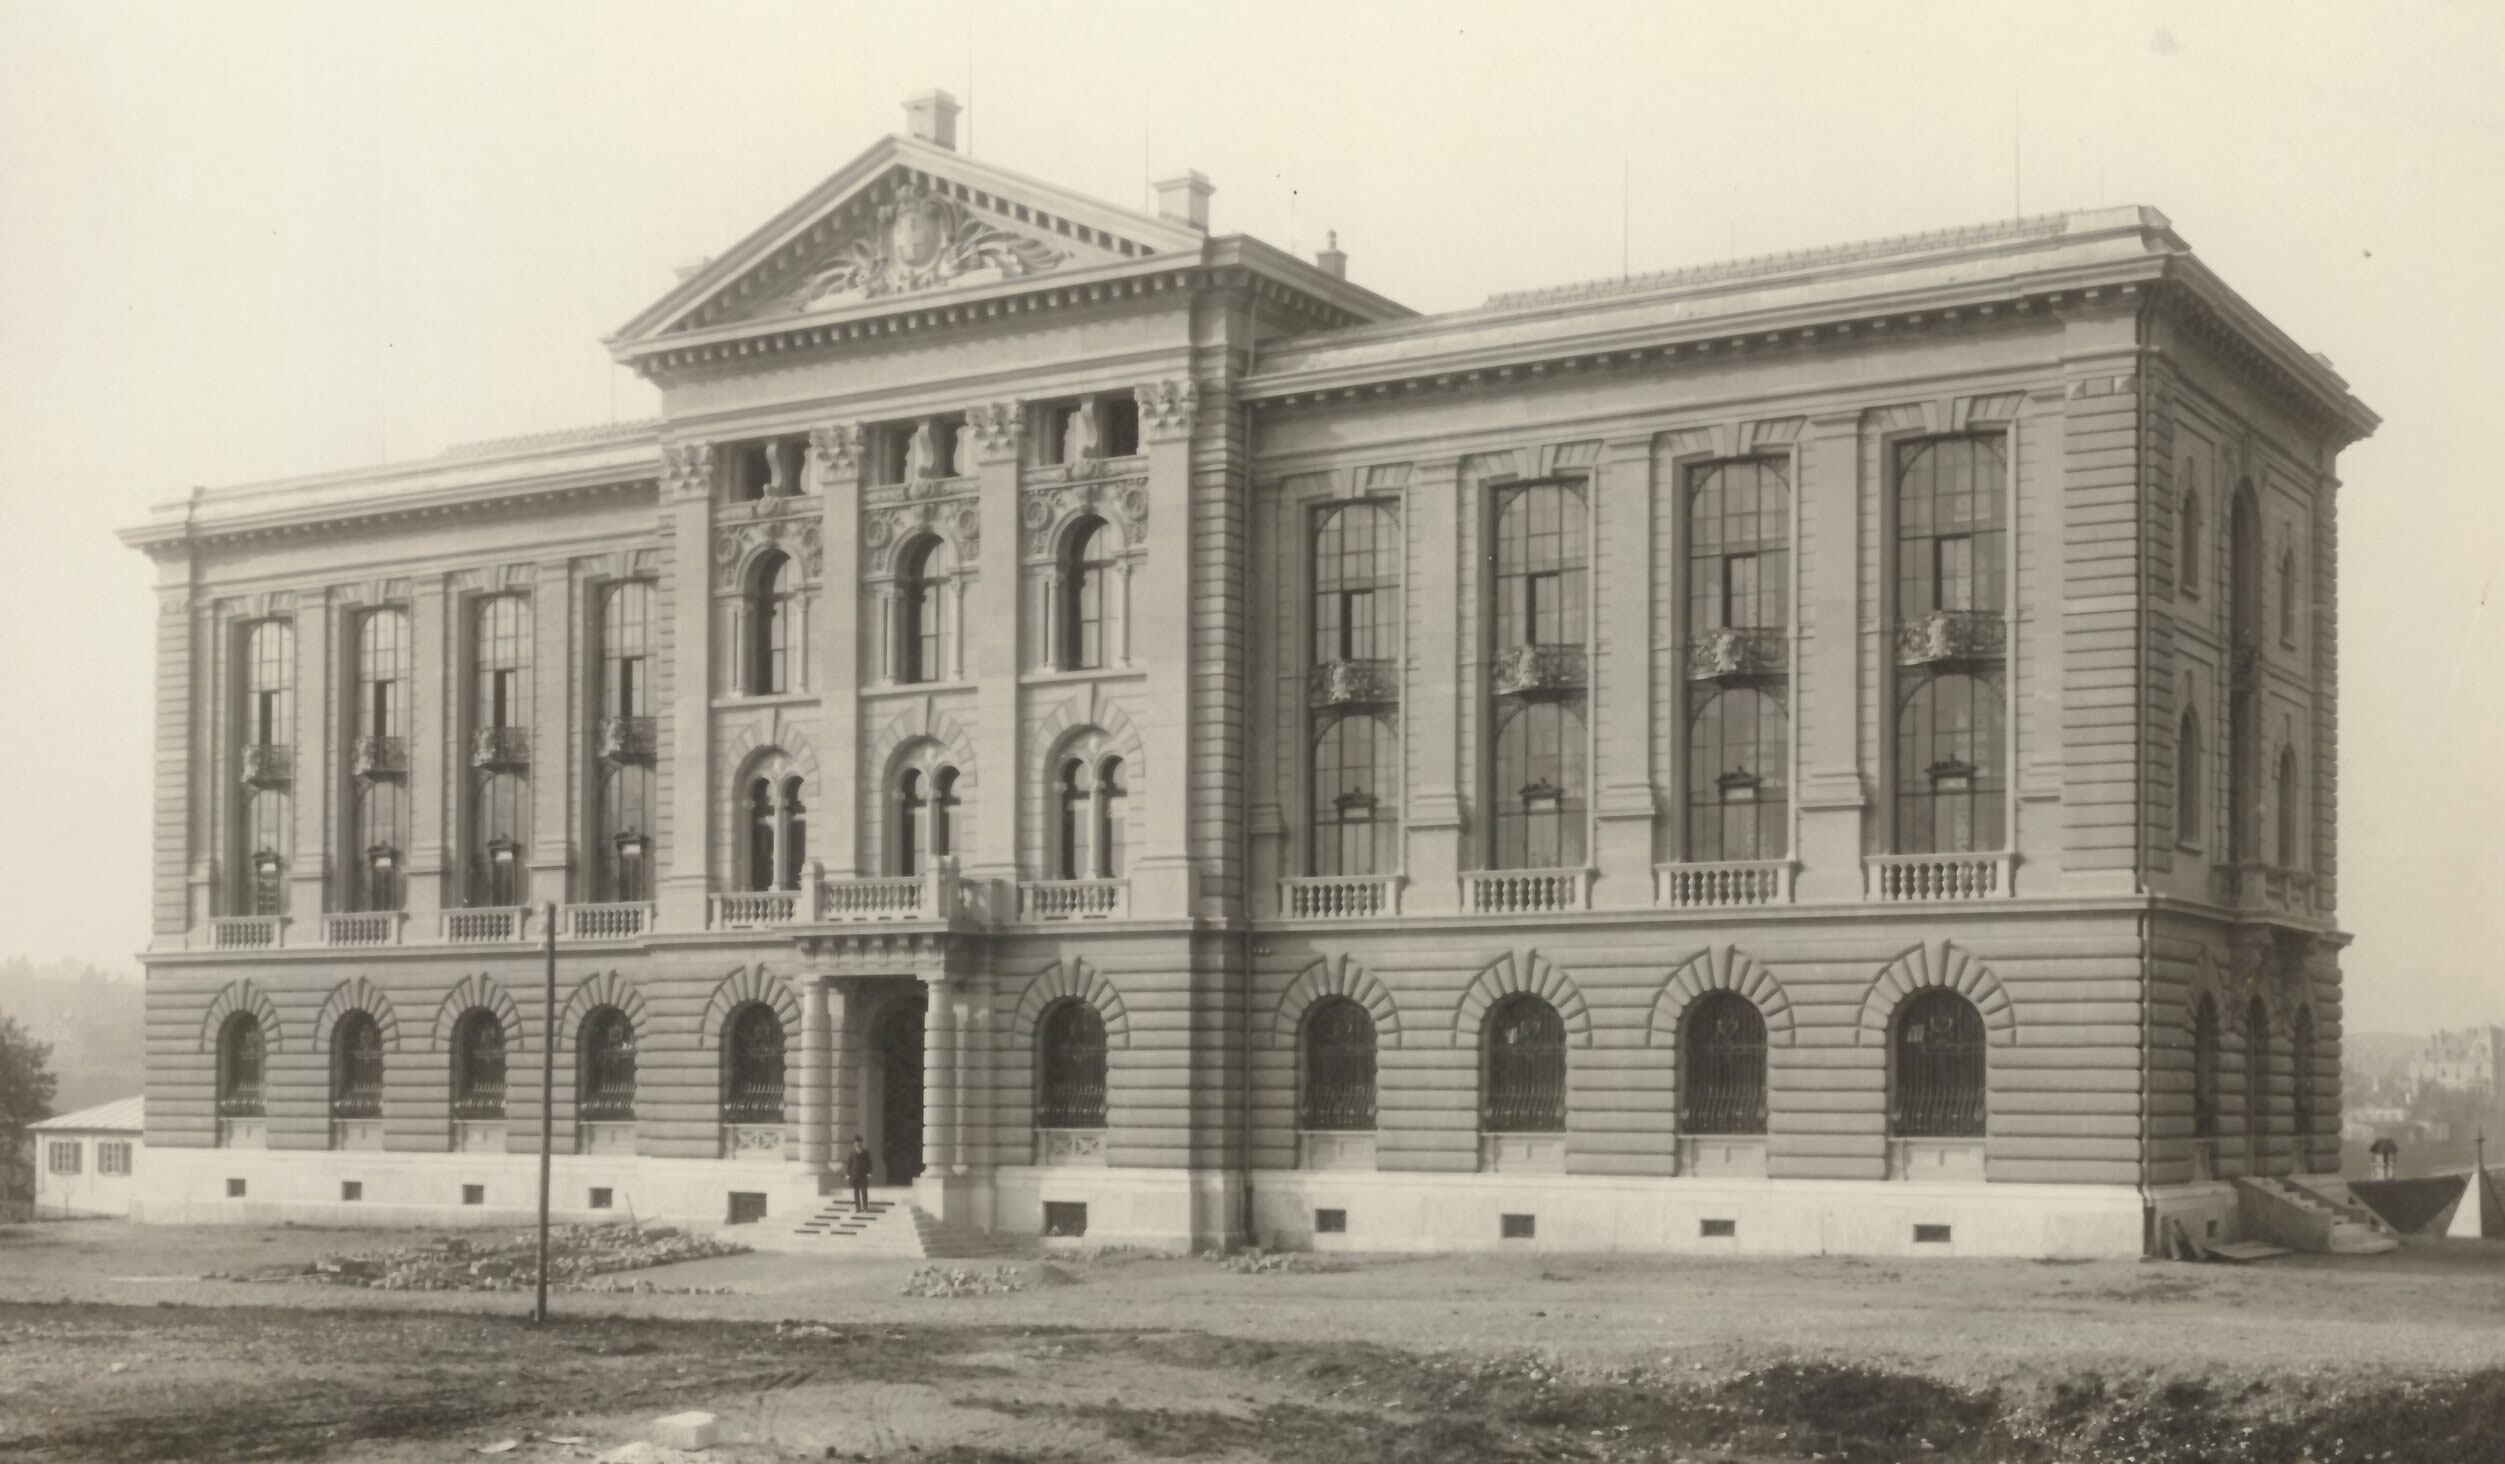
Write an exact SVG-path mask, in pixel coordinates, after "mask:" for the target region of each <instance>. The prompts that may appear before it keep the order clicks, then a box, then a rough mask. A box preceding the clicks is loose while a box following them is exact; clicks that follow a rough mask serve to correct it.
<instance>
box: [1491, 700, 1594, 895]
mask: <svg viewBox="0 0 2505 1464" xmlns="http://www.w3.org/2000/svg"><path fill="white" fill-rule="evenodd" d="M1497 715H1498V716H1499V717H1500V718H1501V720H1500V721H1499V723H1498V725H1497V729H1496V756H1495V769H1494V782H1495V786H1494V787H1493V788H1492V789H1491V790H1490V802H1491V805H1492V808H1493V812H1494V815H1495V817H1494V820H1493V823H1494V827H1493V829H1492V831H1491V832H1492V840H1493V847H1492V848H1491V849H1490V850H1489V853H1490V855H1491V857H1490V859H1489V861H1488V867H1489V868H1491V869H1567V868H1580V867H1581V866H1582V865H1583V863H1584V861H1585V859H1586V858H1587V857H1588V856H1587V854H1586V835H1587V833H1588V830H1587V828H1586V826H1585V825H1586V809H1587V798H1588V796H1589V795H1588V790H1587V787H1586V772H1585V768H1586V764H1587V762H1588V759H1587V757H1586V755H1585V754H1586V752H1587V750H1588V749H1587V748H1586V747H1585V734H1584V725H1583V709H1582V707H1581V705H1580V704H1579V703H1577V702H1573V701H1545V700H1543V701H1529V702H1513V703H1511V704H1510V705H1507V706H1504V707H1502V708H1500V709H1499V710H1498V713H1497Z"/></svg>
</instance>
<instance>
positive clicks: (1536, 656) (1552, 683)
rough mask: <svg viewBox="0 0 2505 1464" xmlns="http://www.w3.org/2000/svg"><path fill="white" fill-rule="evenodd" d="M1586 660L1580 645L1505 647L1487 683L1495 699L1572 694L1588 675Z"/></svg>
mask: <svg viewBox="0 0 2505 1464" xmlns="http://www.w3.org/2000/svg"><path fill="white" fill-rule="evenodd" d="M1587 659H1588V658H1587V657H1586V656H1585V655H1584V651H1583V647H1581V646H1580V645H1530V646H1507V647H1506V648H1505V649H1503V650H1501V651H1498V652H1497V653H1496V660H1495V662H1494V664H1493V665H1491V666H1490V667H1489V668H1488V681H1489V684H1490V685H1492V686H1493V687H1494V688H1495V691H1496V694H1497V695H1498V696H1531V695H1536V694H1537V693H1540V692H1543V691H1575V690H1579V689H1580V688H1581V687H1582V685H1583V683H1584V681H1585V679H1586V676H1587V674H1588V672H1587Z"/></svg>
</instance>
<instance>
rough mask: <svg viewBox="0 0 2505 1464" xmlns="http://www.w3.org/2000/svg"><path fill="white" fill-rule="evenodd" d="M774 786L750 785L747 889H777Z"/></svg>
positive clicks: (762, 781) (761, 781)
mask: <svg viewBox="0 0 2505 1464" xmlns="http://www.w3.org/2000/svg"><path fill="white" fill-rule="evenodd" d="M774 844H775V834H774V782H773V780H772V779H770V778H751V779H750V780H749V782H748V888H750V889H752V890H770V889H772V888H774Z"/></svg>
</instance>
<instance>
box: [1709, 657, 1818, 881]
mask: <svg viewBox="0 0 2505 1464" xmlns="http://www.w3.org/2000/svg"><path fill="white" fill-rule="evenodd" d="M1687 748H1688V752H1687V769H1688V774H1687V857H1688V858H1690V859H1695V860H1703V861H1711V860H1720V859H1780V858H1782V857H1783V856H1784V855H1785V854H1786V853H1788V852H1789V851H1790V849H1791V818H1790V809H1791V800H1790V797H1789V795H1788V793H1787V792H1786V783H1787V782H1788V779H1787V778H1786V776H1785V775H1786V773H1787V772H1788V771H1789V769H1790V765H1791V760H1792V759H1791V733H1790V721H1789V719H1788V718H1787V717H1786V716H1785V715H1784V711H1783V704H1782V703H1781V702H1779V701H1777V700H1776V699H1775V698H1774V696H1773V695H1772V694H1771V693H1769V692H1766V691H1763V690H1760V689H1758V688H1756V687H1751V686H1737V687H1730V688H1727V689H1725V690H1722V691H1719V692H1716V693H1714V695H1713V697H1712V699H1711V700H1709V701H1707V702H1706V703H1705V704H1704V705H1703V706H1702V707H1699V708H1698V709H1697V711H1696V715H1695V717H1694V719H1693V720H1692V721H1691V722H1690V723H1689V724H1688V740H1687Z"/></svg>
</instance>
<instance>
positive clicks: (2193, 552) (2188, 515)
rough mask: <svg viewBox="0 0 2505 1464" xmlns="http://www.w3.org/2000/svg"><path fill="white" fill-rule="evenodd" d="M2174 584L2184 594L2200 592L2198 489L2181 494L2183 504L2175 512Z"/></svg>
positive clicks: (2199, 497)
mask: <svg viewBox="0 0 2505 1464" xmlns="http://www.w3.org/2000/svg"><path fill="white" fill-rule="evenodd" d="M2175 523H2176V529H2175V543H2176V546H2177V551H2176V552H2177V554H2178V556H2179V557H2178V558H2177V560H2176V562H2175V584H2176V586H2177V588H2179V589H2180V590H2181V591H2182V592H2183V593H2184V594H2187V595H2197V594H2199V593H2200V592H2201V552H2202V547H2203V546H2202V542H2201V495H2200V491H2199V490H2198V489H2194V490H2191V491H2189V492H2186V493H2185V494H2184V495H2183V506H2182V507H2181V508H2180V509H2179V510H2178V511H2177V514H2176V519H2175Z"/></svg>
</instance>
